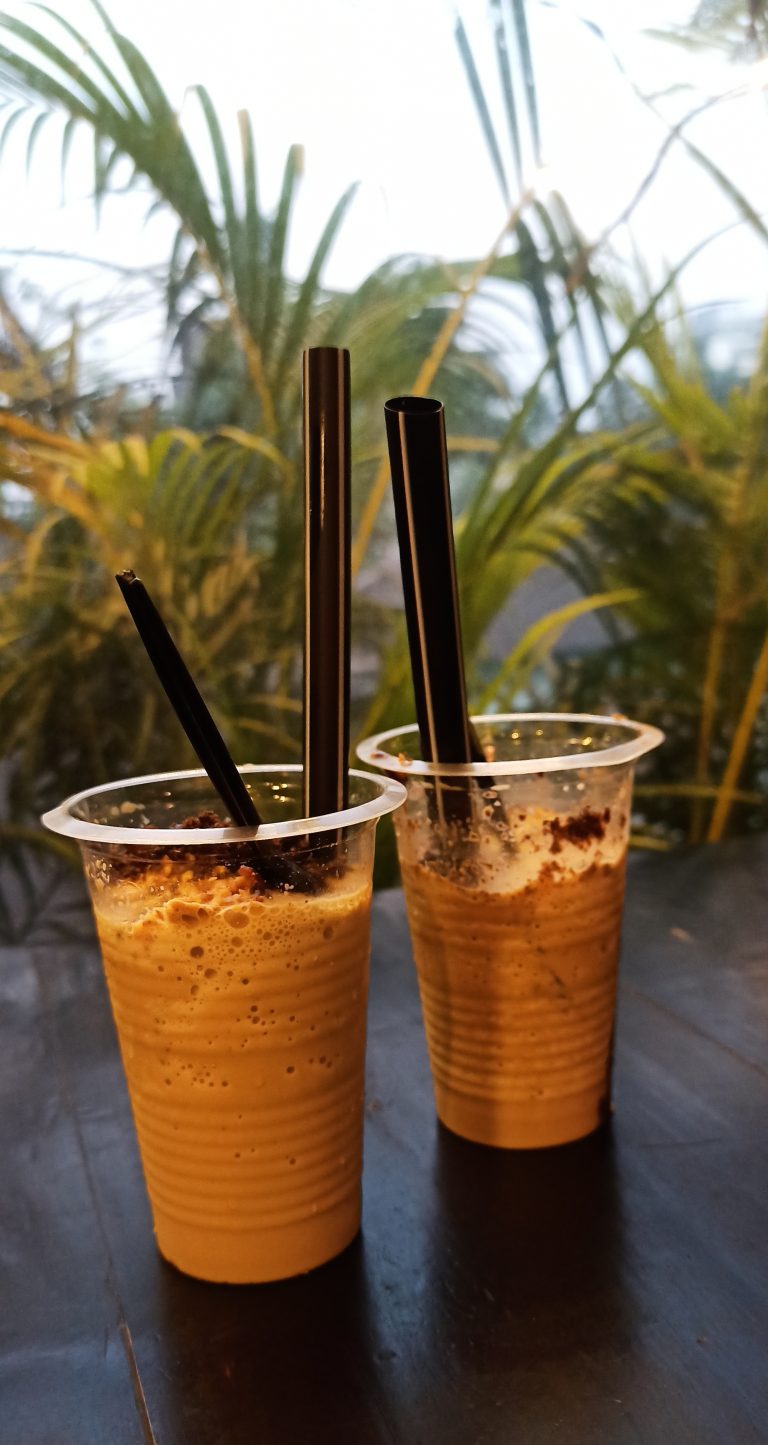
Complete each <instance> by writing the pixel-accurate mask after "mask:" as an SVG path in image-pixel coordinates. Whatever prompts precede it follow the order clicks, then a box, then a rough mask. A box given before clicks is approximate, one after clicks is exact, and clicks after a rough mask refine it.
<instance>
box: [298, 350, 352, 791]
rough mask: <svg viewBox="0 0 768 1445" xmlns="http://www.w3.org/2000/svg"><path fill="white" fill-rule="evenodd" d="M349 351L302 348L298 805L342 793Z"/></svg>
mask: <svg viewBox="0 0 768 1445" xmlns="http://www.w3.org/2000/svg"><path fill="white" fill-rule="evenodd" d="M349 412H350V382H349V352H348V351H343V350H340V349H339V348H338V347H335V346H315V347H311V348H310V349H309V350H308V351H305V352H304V520H305V550H304V583H305V603H304V605H305V626H304V812H305V815H306V816H307V817H316V816H318V815H319V814H322V813H335V812H338V811H340V810H341V809H342V808H345V807H346V806H347V801H348V794H349V779H348V767H349V609H350V530H351V517H350V418H349Z"/></svg>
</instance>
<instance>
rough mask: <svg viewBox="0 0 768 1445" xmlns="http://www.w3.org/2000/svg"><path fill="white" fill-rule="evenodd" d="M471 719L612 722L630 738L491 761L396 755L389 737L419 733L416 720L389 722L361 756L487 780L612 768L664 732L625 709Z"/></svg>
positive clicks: (410, 769)
mask: <svg viewBox="0 0 768 1445" xmlns="http://www.w3.org/2000/svg"><path fill="white" fill-rule="evenodd" d="M472 722H473V723H474V724H475V726H476V727H479V728H482V726H483V725H484V724H491V725H494V724H499V723H548V722H571V723H573V724H574V727H578V728H579V729H583V727H584V726H585V725H586V726H594V725H595V724H606V723H609V724H610V725H611V727H614V728H617V727H619V728H624V729H626V732H627V741H626V742H620V743H612V744H611V745H610V746H609V747H605V748H598V749H596V750H595V752H590V753H566V754H565V755H563V756H558V757H551V758H547V757H544V758H507V759H500V760H499V761H497V762H496V761H494V762H487V763H439V762H438V763H434V762H425V761H424V759H423V758H414V759H412V760H411V759H409V760H407V761H403V758H402V755H395V754H393V753H390V752H389V751H388V750H387V743H389V742H390V741H391V740H392V738H400V739H404V738H408V737H414V738H417V737H418V728H417V726H416V724H415V723H411V724H409V725H408V726H406V727H400V728H389V729H388V731H387V732H383V733H378V734H377V736H376V737H371V738H366V739H365V740H364V741H363V742H361V743H360V744H359V746H358V748H357V756H358V757H359V758H360V759H361V761H362V762H364V763H369V764H370V765H372V766H373V767H376V768H381V769H382V770H383V771H384V772H386V773H395V774H397V775H398V776H399V777H402V778H406V777H414V776H415V777H431V778H434V777H440V778H444V777H454V778H482V779H484V780H486V781H487V779H488V777H489V776H492V777H493V778H494V780H496V779H498V778H512V777H518V778H519V777H525V776H530V774H532V773H560V772H567V771H569V770H572V769H576V768H579V769H581V770H583V769H585V768H611V767H618V766H621V765H622V764H625V765H626V764H627V763H634V762H635V761H636V760H637V758H641V757H642V756H643V754H644V753H649V752H650V751H651V749H652V748H657V747H658V746H659V744H660V743H663V741H664V734H663V732H662V731H661V730H660V728H655V727H651V726H650V724H649V723H640V722H633V721H632V719H631V718H626V717H622V716H620V715H615V716H612V717H611V716H608V715H606V714H600V713H586V712H580V713H577V712H506V713H486V714H484V715H483V716H481V717H473V718H472Z"/></svg>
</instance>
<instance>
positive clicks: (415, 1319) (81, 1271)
mask: <svg viewBox="0 0 768 1445" xmlns="http://www.w3.org/2000/svg"><path fill="white" fill-rule="evenodd" d="M766 869H768V840H755V841H752V840H750V841H744V842H738V843H734V844H729V845H726V846H722V847H719V848H714V849H713V848H709V849H701V850H698V851H696V852H693V853H690V854H687V855H684V856H681V857H680V858H675V859H669V858H666V857H664V858H659V857H643V858H641V859H640V860H638V861H637V862H636V863H635V864H634V867H633V869H632V874H631V878H630V883H629V890H628V905H627V919H626V927H625V948H624V964H623V984H622V989H621V1001H620V1012H619V1027H618V1039H617V1065H616V1088H615V1099H616V1114H615V1118H614V1122H613V1125H612V1127H611V1128H610V1129H608V1130H605V1131H603V1133H601V1134H599V1135H595V1136H593V1137H592V1138H591V1139H588V1140H585V1141H583V1142H582V1143H580V1144H574V1145H570V1146H568V1147H566V1148H561V1149H556V1150H550V1151H544V1152H542V1153H534V1154H505V1153H501V1152H495V1151H492V1150H488V1149H484V1148H482V1147H480V1146H476V1145H472V1144H469V1143H466V1142H465V1141H463V1140H460V1139H458V1138H455V1137H453V1136H451V1135H450V1134H448V1133H447V1132H446V1131H445V1130H443V1129H441V1128H440V1127H438V1126H437V1124H436V1122H435V1118H434V1111H433V1106H432V1097H431V1086H430V1081H429V1070H428V1066H427V1060H426V1051H425V1047H424V1041H423V1032H422V1026H421V1017H420V1011H419V1003H418V997H417V992H416V986H415V980H414V975H413V967H412V963H411V960H410V947H409V943H408V935H407V929H406V926H405V919H404V912H403V905H402V899H401V897H400V895H399V893H391V894H384V895H380V896H379V897H378V898H377V900H376V903H375V918H374V951H373V965H372V990H371V1007H370V1044H369V1069H368V1105H367V1129H366V1157H365V1176H364V1178H365V1209H364V1229H363V1235H362V1237H361V1238H360V1239H359V1240H358V1241H357V1242H356V1243H355V1244H354V1245H353V1246H352V1247H351V1248H350V1249H349V1250H348V1251H347V1252H346V1253H345V1254H344V1255H343V1256H342V1257H341V1258H340V1259H338V1260H336V1261H335V1262H333V1263H332V1264H330V1265H327V1266H325V1267H324V1268H323V1269H321V1270H318V1271H317V1272H316V1273H314V1274H313V1275H310V1276H307V1277H305V1278H303V1279H299V1280H294V1281H290V1282H288V1283H286V1284H279V1285H266V1286H260V1287H249V1288H240V1289H229V1288H226V1287H220V1286H213V1285H205V1284H200V1283H197V1282H195V1281H193V1280H190V1279H186V1278H184V1277H183V1276H181V1275H179V1274H177V1273H176V1272H175V1271H174V1270H173V1269H171V1268H170V1267H168V1266H166V1265H164V1264H163V1263H162V1261H161V1260H160V1259H159V1258H158V1257H157V1255H156V1253H155V1250H154V1246H153V1242H152V1236H151V1226H150V1221H149V1210H148V1206H147V1203H146V1198H145V1195H144V1190H143V1184H142V1179H141V1171H140V1168H139V1163H138V1157H137V1153H136V1147H135V1143H134V1139H133V1133H132V1128H131V1122H130V1111H129V1108H128V1102H127V1098H126V1094H125V1089H124V1086H123V1082H122V1077H121V1073H120V1065H119V1060H118V1056H117V1049H116V1044H115V1039H114V1033H113V1029H112V1024H111V1020H110V1017H109V1008H108V1003H107V1000H106V995H105V992H104V988H103V985H102V983H101V976H100V968H99V964H98V958H97V954H96V950H95V946H91V947H87V946H86V947H85V948H82V947H81V948H76V947H73V946H71V945H66V946H60V947H57V948H54V947H53V946H47V947H46V948H44V949H39V950H37V951H36V952H31V951H24V950H20V949H19V950H9V951H8V952H7V953H6V955H5V957H4V960H3V968H2V974H1V975H0V977H1V978H2V1000H3V1011H2V1018H1V1021H0V1096H1V1097H2V1101H3V1102H2V1114H1V1115H0V1149H2V1159H3V1174H4V1180H3V1190H2V1204H1V1205H0V1208H1V1209H2V1219H1V1221H0V1290H1V1291H2V1299H3V1310H2V1312H1V1313H0V1398H1V1399H2V1405H1V1406H0V1445H91V1442H93V1445H106V1442H109V1445H128V1442H131V1445H133V1442H136V1445H145V1442H146V1441H147V1440H152V1439H153V1438H154V1440H155V1441H156V1442H157V1445H246V1442H247V1445H253V1442H254V1441H258V1442H259V1445H332V1442H333V1445H347V1442H348V1445H434V1442H440V1445H517V1442H518V1441H519V1442H520V1445H577V1442H578V1445H759V1442H765V1441H766V1440H768V1429H767V1427H766V1420H767V1419H768V1378H767V1375H766V1369H765V1358H766V1347H767V1346H768V1267H767V1265H766V1252H765V1239H766V1235H768V1140H767V1138H766V1120H767V1119H768V986H767V985H768V892H767V890H766V887H765V877H766ZM126 1338H127V1339H128V1340H130V1342H131V1346H132V1354H133V1358H134V1359H135V1372H138V1380H139V1382H140V1386H141V1391H143V1397H144V1400H145V1402H146V1419H144V1418H142V1413H141V1408H140V1399H141V1396H140V1395H139V1394H137V1391H136V1379H135V1377H134V1375H135V1372H134V1371H133V1365H132V1362H131V1359H130V1358H129V1356H128V1355H127V1354H126V1350H125V1347H124V1345H125V1340H126ZM137 1402H138V1403H137ZM148 1431H149V1432H150V1433H148Z"/></svg>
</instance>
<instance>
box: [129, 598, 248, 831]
mask: <svg viewBox="0 0 768 1445" xmlns="http://www.w3.org/2000/svg"><path fill="white" fill-rule="evenodd" d="M115 580H116V582H117V585H118V587H119V588H120V591H121V592H122V594H123V597H124V598H125V602H126V605H127V607H128V611H129V612H130V614H131V617H132V618H133V620H134V622H135V624H136V630H137V632H138V634H139V636H140V638H141V640H142V642H143V643H144V646H145V648H146V650H147V656H148V657H149V660H150V662H151V663H152V666H153V667H154V669H155V672H156V673H157V676H158V679H159V681H160V683H161V685H162V687H163V689H164V690H165V694H166V697H167V698H168V701H169V703H170V704H171V707H172V708H173V710H174V712H175V714H176V716H177V718H178V719H179V722H180V723H181V726H182V727H183V729H184V731H185V733H186V735H187V737H188V738H189V741H190V742H191V744H192V747H193V748H194V750H195V752H196V753H197V756H198V758H199V759H200V762H201V763H202V765H203V767H204V768H205V771H206V773H207V774H208V777H209V778H210V780H211V782H212V783H213V786H214V788H215V789H216V792H217V793H218V795H219V797H220V798H221V801H222V803H223V804H224V807H225V808H226V810H227V813H228V814H229V816H230V818H231V819H232V822H233V823H234V824H235V825H236V826H237V827H240V828H258V827H260V826H261V821H262V820H261V818H260V816H259V814H258V811H257V809H256V805H255V803H254V801H253V798H252V797H251V795H250V793H249V792H248V789H247V788H246V786H245V783H244V782H243V780H242V778H241V777H240V774H239V772H238V771H237V768H236V766H235V764H234V762H233V761H232V757H231V756H230V753H229V751H228V749H227V746H226V743H225V742H224V739H223V737H222V736H221V733H220V732H219V729H218V728H217V726H216V724H215V722H214V721H213V718H212V717H211V714H210V713H209V711H208V708H207V707H206V705H205V703H204V702H203V699H202V697H201V696H200V693H199V692H198V689H197V686H196V684H195V682H194V680H193V678H192V675H191V673H190V672H189V669H188V667H187V665H186V663H185V661H184V659H183V657H182V656H181V653H180V652H179V650H178V648H177V646H176V643H175V642H174V641H173V638H172V637H171V635H170V633H169V631H168V629H167V627H166V625H165V623H164V622H163V619H162V617H161V616H160V613H159V612H158V610H157V608H156V607H155V604H154V602H153V601H152V598H151V597H150V595H149V593H148V591H147V589H146V587H145V586H144V583H143V582H141V581H140V580H139V578H138V577H137V576H136V573H135V572H130V571H127V572H119V573H118V575H117V577H116V579H115Z"/></svg>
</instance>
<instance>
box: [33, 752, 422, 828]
mask: <svg viewBox="0 0 768 1445" xmlns="http://www.w3.org/2000/svg"><path fill="white" fill-rule="evenodd" d="M238 772H239V773H244V774H254V773H268V774H269V773H272V774H285V773H302V772H303V767H302V764H301V763H281V764H280V765H279V766H278V765H276V764H274V763H245V764H243V765H242V766H241V767H238ZM349 776H350V777H351V778H364V779H365V780H366V782H369V783H373V784H375V786H376V788H377V789H378V791H377V794H376V796H375V797H373V798H369V799H368V801H367V802H366V803H355V804H354V805H353V806H352V807H351V808H343V809H341V810H340V811H339V812H336V813H323V814H322V815H318V816H316V817H314V818H290V819H288V820H286V821H283V822H279V823H264V824H262V826H261V827H260V828H185V829H184V831H183V832H180V831H179V829H178V828H141V829H139V828H119V827H115V826H113V825H112V824H111V823H88V822H86V821H85V820H84V819H83V818H74V817H73V816H72V810H73V808H74V807H75V806H76V805H77V804H78V803H82V802H83V801H84V800H85V799H86V798H95V797H98V796H99V795H100V794H102V793H112V792H117V791H118V790H119V789H120V788H131V787H137V786H140V785H142V784H144V783H162V782H174V781H178V780H181V779H187V778H205V777H207V774H206V772H205V770H204V769H203V768H190V769H183V770H182V771H180V772H170V773H145V774H142V775H141V776H140V777H136V778H119V779H118V780H117V782H114V783H102V784H101V785H100V786H99V787H97V788H84V789H83V790H82V792H79V793H73V794H72V795H71V797H69V798H65V799H64V801H63V803H60V804H59V806H58V807H57V808H51V809H50V810H49V811H48V812H47V813H43V815H42V818H41V820H40V821H41V822H42V823H43V825H44V827H46V828H48V829H50V831H51V832H52V833H59V834H61V835H62V836H63V837H65V838H75V839H76V840H77V842H78V843H121V844H127V845H128V846H129V847H134V848H156V847H163V848H167V847H171V846H173V847H176V848H178V847H179V845H180V843H183V845H184V847H185V848H187V847H190V848H199V847H203V846H204V845H208V846H209V847H210V846H211V844H226V843H247V842H253V841H254V839H256V840H258V841H259V842H264V841H266V840H268V839H270V838H293V837H300V836H303V835H305V834H307V833H326V832H331V831H332V830H333V829H334V828H349V827H354V826H355V825H357V824H361V823H369V822H374V821H376V820H377V819H378V818H382V817H384V815H385V814H386V813H392V812H394V810H395V809H396V808H399V807H400V805H401V803H403V802H404V801H405V798H406V791H405V788H404V787H403V785H402V783H398V782H396V781H395V779H394V778H386V777H382V776H381V775H380V774H377V773H368V772H363V771H362V770H361V769H359V768H350V770H349Z"/></svg>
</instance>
